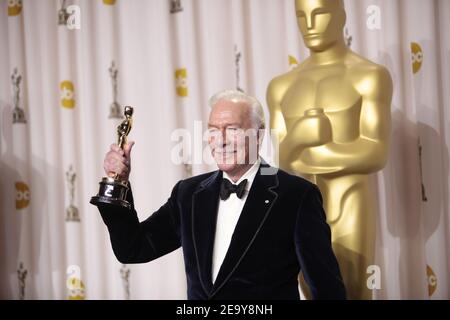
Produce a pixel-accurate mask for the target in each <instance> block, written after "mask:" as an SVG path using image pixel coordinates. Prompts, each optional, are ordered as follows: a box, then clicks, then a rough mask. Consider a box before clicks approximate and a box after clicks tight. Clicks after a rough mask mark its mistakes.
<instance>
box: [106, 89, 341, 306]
mask: <svg viewBox="0 0 450 320" xmlns="http://www.w3.org/2000/svg"><path fill="white" fill-rule="evenodd" d="M210 106H211V112H210V117H209V122H208V130H209V139H208V142H209V146H210V149H211V154H212V156H213V158H214V160H215V161H216V163H217V166H218V168H219V170H217V171H214V172H210V173H206V174H202V175H198V176H195V177H192V178H189V179H185V180H182V181H179V182H178V183H177V184H176V185H175V187H174V188H173V191H172V194H171V195H170V197H169V199H168V200H167V202H166V203H165V204H164V205H163V206H162V207H161V208H160V209H159V210H157V211H156V212H154V213H153V214H152V215H151V216H149V217H148V218H147V219H146V220H145V221H142V222H139V220H138V217H137V214H136V211H135V210H134V206H133V196H132V192H131V190H130V191H129V192H128V199H127V200H128V201H129V202H130V203H131V204H132V209H131V210H130V211H128V210H127V209H123V208H115V207H112V206H109V205H100V206H99V210H100V212H101V215H102V217H103V220H104V222H105V224H106V225H107V227H108V230H109V233H110V238H111V243H112V247H113V250H114V253H115V255H116V257H117V259H118V260H119V261H120V262H122V263H127V264H128V263H144V262H149V261H152V260H154V259H157V258H159V257H161V256H163V255H165V254H167V253H169V252H172V251H173V250H176V249H178V248H179V247H180V246H181V247H182V248H183V255H184V262H185V271H186V277H187V288H188V292H187V295H188V299H299V291H298V280H297V279H298V274H299V272H300V271H302V272H303V274H304V277H305V280H306V282H307V283H308V285H309V288H310V290H311V294H312V297H313V298H314V299H345V288H344V285H343V282H342V278H341V274H340V270H339V266H338V263H337V260H336V258H335V255H334V253H333V251H332V247H331V235H330V228H329V226H328V224H327V223H326V217H325V213H324V210H323V208H322V198H321V194H320V191H319V189H318V188H317V187H316V186H315V185H314V184H312V183H310V182H308V181H306V180H304V179H302V178H300V177H297V176H293V175H290V174H288V173H286V172H284V171H282V170H279V169H276V168H273V167H270V166H269V165H268V164H267V163H265V162H264V160H263V159H261V158H260V157H259V155H258V153H259V147H260V144H261V141H262V136H263V130H264V128H265V122H264V112H263V110H262V107H261V105H260V103H259V102H258V101H257V100H256V99H255V98H253V97H250V96H248V95H246V94H244V93H241V92H239V91H234V90H226V91H222V92H219V93H217V94H216V95H214V96H213V97H212V98H211V99H210ZM133 144H134V143H133V142H130V143H128V144H126V145H125V147H124V150H121V149H120V148H118V146H117V145H112V146H111V150H110V151H109V152H108V153H107V155H106V157H105V161H104V168H105V171H106V173H107V174H108V175H111V176H112V175H114V174H116V173H117V174H119V176H120V178H121V179H123V180H124V181H128V177H129V173H130V153H131V148H132V146H133ZM252 151H253V152H252Z"/></svg>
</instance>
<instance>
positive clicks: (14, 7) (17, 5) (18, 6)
mask: <svg viewBox="0 0 450 320" xmlns="http://www.w3.org/2000/svg"><path fill="white" fill-rule="evenodd" d="M20 12H22V0H8V16H10V17H13V16H18V15H19V14H20Z"/></svg>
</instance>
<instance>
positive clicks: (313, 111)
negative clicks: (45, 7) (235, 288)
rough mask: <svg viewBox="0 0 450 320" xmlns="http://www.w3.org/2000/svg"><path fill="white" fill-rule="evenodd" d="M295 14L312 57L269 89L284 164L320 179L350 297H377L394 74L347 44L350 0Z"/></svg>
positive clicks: (310, 3) (316, 0) (298, 0)
mask: <svg viewBox="0 0 450 320" xmlns="http://www.w3.org/2000/svg"><path fill="white" fill-rule="evenodd" d="M292 14H293V15H296V17H297V24H298V28H299V31H300V33H301V35H302V37H303V41H304V43H305V46H306V47H307V48H308V49H309V51H310V56H309V57H306V58H305V59H304V60H303V61H302V62H301V63H300V64H299V65H298V66H297V67H296V68H295V69H293V70H291V71H290V72H287V73H284V74H282V75H280V76H277V77H276V78H274V79H272V81H271V82H270V85H269V87H268V90H267V103H268V106H269V111H270V126H271V129H274V130H276V131H277V132H278V139H279V141H280V146H279V152H280V154H279V164H280V168H282V169H285V170H286V171H289V172H291V173H293V174H297V175H300V176H303V177H305V178H307V179H309V180H311V181H312V182H314V183H315V184H317V186H318V187H319V189H320V191H321V193H322V195H323V206H324V209H325V212H326V214H327V222H328V224H329V225H330V228H331V236H332V244H333V250H334V253H335V254H336V257H337V260H338V262H339V266H340V269H341V273H342V277H343V280H344V283H345V286H346V289H347V297H348V298H349V299H372V294H373V289H372V288H370V287H369V285H368V281H367V280H368V276H369V275H368V273H367V272H368V271H367V270H368V268H369V267H370V266H372V265H374V264H375V226H376V221H377V219H376V214H377V213H376V198H375V196H374V193H373V192H372V191H371V185H370V176H371V175H372V174H374V173H376V172H378V171H379V170H381V169H382V168H383V167H384V165H385V163H386V161H387V158H388V150H389V140H390V127H391V101H392V91H393V86H392V79H391V76H390V74H389V71H388V70H387V69H386V68H385V67H384V66H382V65H379V64H376V63H374V62H372V61H369V60H368V59H366V58H364V57H362V56H360V55H358V54H357V53H355V52H353V51H352V50H351V49H350V48H349V47H348V45H347V43H346V39H345V37H344V26H345V22H346V12H345V6H344V1H343V0H295V12H292ZM301 284H302V289H304V290H303V291H304V293H305V295H306V296H308V295H307V289H308V288H307V287H306V286H305V283H304V282H302V281H301Z"/></svg>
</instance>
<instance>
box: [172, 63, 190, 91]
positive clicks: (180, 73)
mask: <svg viewBox="0 0 450 320" xmlns="http://www.w3.org/2000/svg"><path fill="white" fill-rule="evenodd" d="M175 81H176V90H177V95H178V96H180V97H187V96H188V84H187V70H186V68H181V69H177V70H175Z"/></svg>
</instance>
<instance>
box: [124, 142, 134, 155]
mask: <svg viewBox="0 0 450 320" xmlns="http://www.w3.org/2000/svg"><path fill="white" fill-rule="evenodd" d="M133 146H134V141H129V142H127V143H126V144H125V145H124V146H123V151H124V153H125V154H124V155H125V157H126V158H127V159H130V153H131V149H132V148H133Z"/></svg>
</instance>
